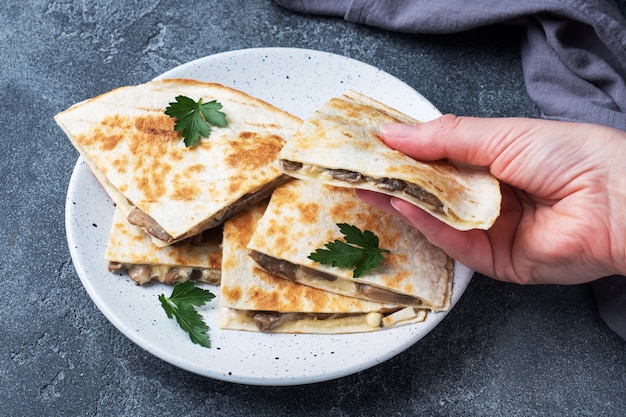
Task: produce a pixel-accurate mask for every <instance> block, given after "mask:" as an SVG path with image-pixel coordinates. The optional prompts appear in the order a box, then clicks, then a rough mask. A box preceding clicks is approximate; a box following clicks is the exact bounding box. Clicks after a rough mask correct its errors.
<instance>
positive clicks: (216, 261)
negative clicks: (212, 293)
mask: <svg viewBox="0 0 626 417" xmlns="http://www.w3.org/2000/svg"><path fill="white" fill-rule="evenodd" d="M221 241H222V231H221V229H220V228H214V229H210V230H208V231H206V232H203V233H200V234H198V235H195V236H192V237H190V238H188V239H185V240H183V241H181V242H178V243H174V244H172V245H169V246H167V247H161V248H159V247H157V246H155V245H153V244H152V240H151V239H150V236H148V235H147V234H146V233H145V232H144V231H143V230H142V229H141V228H139V227H137V226H133V225H132V224H130V223H128V221H127V220H126V217H125V216H124V214H123V213H122V212H121V211H120V210H119V209H116V210H115V215H114V218H113V224H112V226H111V231H110V233H109V239H108V242H107V246H106V251H105V255H104V257H105V259H106V260H108V261H109V271H126V273H127V274H128V276H129V277H130V278H131V279H132V280H133V281H134V282H135V283H136V284H137V285H144V284H146V283H148V282H150V281H152V280H155V281H159V282H162V283H165V284H175V283H177V282H181V281H187V280H193V281H199V282H206V283H208V284H213V285H219V283H220V277H221V264H222V249H221V247H220V245H221Z"/></svg>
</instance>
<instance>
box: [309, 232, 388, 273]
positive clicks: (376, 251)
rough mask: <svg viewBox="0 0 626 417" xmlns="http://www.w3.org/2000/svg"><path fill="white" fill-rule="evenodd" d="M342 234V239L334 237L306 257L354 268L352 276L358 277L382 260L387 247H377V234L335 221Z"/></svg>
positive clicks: (322, 262) (328, 263)
mask: <svg viewBox="0 0 626 417" xmlns="http://www.w3.org/2000/svg"><path fill="white" fill-rule="evenodd" d="M337 226H339V230H340V231H341V233H343V235H344V240H345V241H342V240H339V239H335V240H334V241H333V242H328V243H326V244H324V247H326V249H321V248H320V249H317V250H316V251H315V252H313V253H311V254H310V255H309V256H308V258H309V259H311V260H312V261H315V262H319V263H321V264H324V265H331V266H335V267H345V268H354V269H353V273H352V276H353V278H359V277H361V276H363V274H364V273H365V272H367V271H369V270H371V269H374V268H376V267H377V266H378V265H380V263H381V262H382V261H383V253H389V250H387V249H381V248H380V247H379V241H378V236H376V235H375V234H374V233H372V232H370V231H369V230H365V231H363V232H362V231H361V230H360V229H359V228H358V227H356V226H353V225H349V224H346V223H337Z"/></svg>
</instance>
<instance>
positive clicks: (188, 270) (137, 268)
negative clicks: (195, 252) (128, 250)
mask: <svg viewBox="0 0 626 417" xmlns="http://www.w3.org/2000/svg"><path fill="white" fill-rule="evenodd" d="M108 269H109V271H110V272H113V271H121V270H126V271H127V272H128V276H129V277H130V278H131V279H132V280H133V281H135V283H136V284H137V285H144V284H147V283H148V282H150V281H151V280H153V279H155V280H157V281H160V282H162V283H164V284H175V283H177V282H182V281H198V282H206V283H207V284H213V285H218V284H219V282H220V276H221V274H220V273H219V272H218V271H216V270H212V269H208V268H194V267H180V266H167V265H147V264H129V263H121V262H109V266H108Z"/></svg>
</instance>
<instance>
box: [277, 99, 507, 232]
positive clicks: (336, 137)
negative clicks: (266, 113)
mask: <svg viewBox="0 0 626 417" xmlns="http://www.w3.org/2000/svg"><path fill="white" fill-rule="evenodd" d="M383 123H404V124H416V123H419V122H418V121H417V120H415V119H413V118H411V117H409V116H407V115H404V114H402V113H400V112H399V111H397V110H395V109H393V108H391V107H389V106H386V105H384V104H382V103H379V102H377V101H375V100H373V99H371V98H369V97H366V96H364V95H362V94H359V93H357V92H354V91H348V92H347V93H345V94H344V95H343V96H342V97H338V98H333V99H331V100H330V101H329V102H327V103H326V104H325V105H324V106H323V107H322V108H320V109H319V110H318V111H316V112H315V113H314V114H313V115H312V116H311V117H310V118H309V119H308V120H306V121H305V122H304V123H303V124H302V126H301V127H300V129H299V130H298V132H297V133H296V134H295V135H294V137H293V138H292V139H291V140H290V141H289V143H287V144H286V145H285V146H284V147H283V149H282V150H281V152H280V154H279V158H280V160H281V165H282V168H283V170H284V171H285V172H286V173H287V174H289V175H291V176H293V177H296V178H302V179H315V180H317V181H322V182H324V183H325V184H330V185H335V186H340V187H351V188H361V189H367V190H373V191H378V192H380V193H384V194H388V195H392V196H396V197H399V198H401V199H404V200H407V201H409V202H411V203H413V204H415V205H417V206H418V207H421V208H422V209H424V210H426V211H428V212H429V213H431V214H432V215H433V216H435V217H437V218H438V219H440V220H441V221H443V222H445V223H447V224H449V225H451V226H453V227H455V228H457V229H459V230H468V229H474V228H477V229H488V228H489V227H491V225H492V224H493V222H494V221H495V219H496V218H497V217H498V215H499V213H500V200H501V194H500V187H499V183H498V181H497V180H496V179H495V178H494V177H493V176H492V175H491V174H490V173H489V172H488V171H487V170H485V169H483V168H479V167H470V166H467V165H460V164H455V163H454V162H451V161H447V160H438V161H433V162H419V161H416V160H414V159H412V158H410V157H408V156H406V155H404V154H403V153H402V152H399V151H396V150H394V149H391V148H390V147H388V146H387V145H386V144H385V143H384V142H383V141H382V140H381V139H380V137H379V135H378V128H379V126H380V125H381V124H383Z"/></svg>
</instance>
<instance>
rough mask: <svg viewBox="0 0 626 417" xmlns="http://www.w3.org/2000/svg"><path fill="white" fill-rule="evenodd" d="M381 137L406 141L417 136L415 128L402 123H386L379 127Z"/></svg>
mask: <svg viewBox="0 0 626 417" xmlns="http://www.w3.org/2000/svg"><path fill="white" fill-rule="evenodd" d="M379 131H380V135H381V136H383V137H384V138H386V139H404V138H409V137H412V136H414V135H415V133H414V132H415V126H413V125H405V124H402V123H385V124H382V125H380V127H379Z"/></svg>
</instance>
